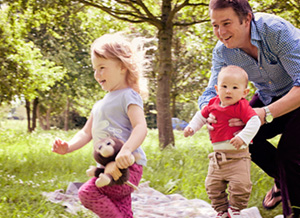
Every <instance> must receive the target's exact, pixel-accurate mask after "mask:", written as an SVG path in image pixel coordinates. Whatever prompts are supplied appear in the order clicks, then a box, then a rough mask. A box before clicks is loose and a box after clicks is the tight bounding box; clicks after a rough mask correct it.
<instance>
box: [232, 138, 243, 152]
mask: <svg viewBox="0 0 300 218" xmlns="http://www.w3.org/2000/svg"><path fill="white" fill-rule="evenodd" d="M230 144H232V145H233V146H234V147H235V148H236V149H237V150H239V149H240V147H241V146H242V145H244V144H245V142H244V141H243V140H242V139H241V138H240V137H239V136H235V137H233V138H232V139H231V140H230Z"/></svg>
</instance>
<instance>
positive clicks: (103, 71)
mask: <svg viewBox="0 0 300 218" xmlns="http://www.w3.org/2000/svg"><path fill="white" fill-rule="evenodd" d="M92 64H93V69H94V77H95V79H96V81H97V82H98V83H99V84H100V85H101V87H102V89H103V90H105V91H108V92H111V91H115V90H119V89H124V88H127V87H128V84H127V83H126V73H127V69H126V68H125V67H124V66H123V65H122V63H121V62H120V61H119V60H116V59H106V58H102V57H98V56H96V55H93V56H92Z"/></svg>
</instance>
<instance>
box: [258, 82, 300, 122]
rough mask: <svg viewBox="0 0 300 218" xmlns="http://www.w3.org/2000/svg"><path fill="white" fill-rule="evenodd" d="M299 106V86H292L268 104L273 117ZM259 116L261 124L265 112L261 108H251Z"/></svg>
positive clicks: (263, 120)
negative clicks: (280, 96) (284, 93)
mask: <svg viewBox="0 0 300 218" xmlns="http://www.w3.org/2000/svg"><path fill="white" fill-rule="evenodd" d="M298 107H300V87H299V86H294V87H293V88H292V89H291V90H290V91H289V92H288V93H287V94H286V95H285V96H283V97H282V98H280V99H279V100H278V101H275V102H273V103H272V104H270V105H268V108H269V110H270V112H271V114H272V115H273V117H274V118H276V117H280V116H282V115H284V114H287V113H289V112H291V111H293V110H295V109H297V108H298ZM253 109H254V110H255V112H256V113H257V115H258V116H259V118H260V121H261V123H262V124H264V123H265V116H266V112H265V110H264V109H263V108H253Z"/></svg>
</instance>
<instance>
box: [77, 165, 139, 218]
mask: <svg viewBox="0 0 300 218" xmlns="http://www.w3.org/2000/svg"><path fill="white" fill-rule="evenodd" d="M129 170H130V178H129V181H130V182H131V183H133V184H134V185H136V186H137V185H138V184H139V181H140V180H141V178H142V174H143V167H142V166H141V165H138V164H134V165H132V166H130V167H129ZM96 179H97V178H96V177H93V178H92V179H90V180H89V181H87V182H86V183H84V184H83V185H82V186H81V187H80V189H79V192H78V195H79V199H80V201H81V203H82V204H83V205H84V206H85V207H86V208H88V209H90V210H91V211H93V212H94V213H95V214H97V215H98V216H99V217H101V218H133V212H132V209H131V193H132V192H133V191H134V189H133V188H132V187H130V186H128V185H114V186H105V187H101V188H98V187H97V186H96V185H95V181H96Z"/></svg>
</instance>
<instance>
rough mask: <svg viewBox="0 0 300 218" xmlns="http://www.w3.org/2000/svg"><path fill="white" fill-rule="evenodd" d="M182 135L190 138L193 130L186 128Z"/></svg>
mask: <svg viewBox="0 0 300 218" xmlns="http://www.w3.org/2000/svg"><path fill="white" fill-rule="evenodd" d="M183 135H184V137H188V136H192V135H194V130H193V129H192V128H191V127H189V126H187V127H185V128H184V130H183Z"/></svg>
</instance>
